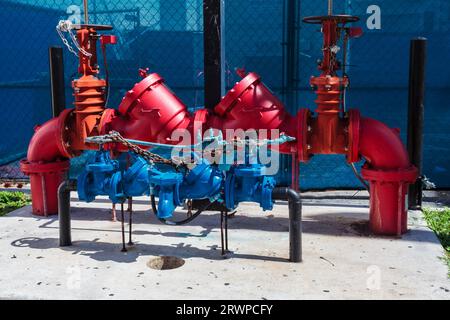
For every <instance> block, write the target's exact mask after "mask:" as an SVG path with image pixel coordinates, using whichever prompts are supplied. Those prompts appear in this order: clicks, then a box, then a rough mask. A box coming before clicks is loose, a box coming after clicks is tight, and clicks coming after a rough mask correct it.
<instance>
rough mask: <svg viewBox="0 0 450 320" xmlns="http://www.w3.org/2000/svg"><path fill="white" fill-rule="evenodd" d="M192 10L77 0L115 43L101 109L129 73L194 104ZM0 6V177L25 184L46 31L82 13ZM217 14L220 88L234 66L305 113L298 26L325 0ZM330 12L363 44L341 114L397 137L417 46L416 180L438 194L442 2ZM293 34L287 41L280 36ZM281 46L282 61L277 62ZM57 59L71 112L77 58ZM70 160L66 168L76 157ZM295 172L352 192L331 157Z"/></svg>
mask: <svg viewBox="0 0 450 320" xmlns="http://www.w3.org/2000/svg"><path fill="white" fill-rule="evenodd" d="M292 3H294V4H295V5H294V6H292ZM202 5H203V3H202V0H145V1H144V0H127V1H124V0H110V1H106V0H90V1H89V17H90V22H91V23H96V24H110V25H112V26H113V27H114V31H113V33H114V34H116V35H117V36H118V43H117V44H116V45H114V46H110V47H109V48H108V53H107V55H108V65H109V69H110V79H111V90H110V92H111V94H110V98H109V101H108V107H110V108H116V107H117V106H118V105H119V104H120V101H121V99H122V97H123V95H124V94H125V92H126V91H127V90H129V89H130V88H132V86H133V85H134V84H135V83H136V82H137V81H139V79H140V77H139V76H138V69H139V68H149V69H150V71H152V72H157V73H159V74H160V75H162V76H163V77H164V78H165V80H166V83H167V84H168V85H169V86H170V87H171V89H172V90H173V91H174V92H175V93H176V94H177V95H178V96H179V97H180V98H181V99H182V100H183V102H184V103H185V104H187V105H188V106H189V107H200V106H202V105H203V94H204V92H203V81H204V79H203V14H202ZM0 7H1V10H0V19H1V21H2V22H3V28H2V29H1V30H0V48H1V49H2V50H1V51H0V61H2V68H1V70H2V72H1V73H0V105H1V110H2V111H3V116H2V122H1V126H0V134H1V136H2V142H1V143H0V179H2V180H16V179H26V177H25V176H23V175H22V173H21V172H20V170H19V166H18V162H17V161H18V160H19V159H21V158H23V157H24V156H25V154H26V150H27V146H28V142H29V140H30V138H31V136H32V134H33V128H34V126H35V125H37V124H42V123H43V122H45V121H46V120H48V119H50V118H51V101H50V91H49V87H50V86H49V81H50V80H49V66H48V47H49V46H51V45H55V44H56V45H60V46H63V44H62V42H61V40H60V39H59V38H58V35H57V33H56V31H55V26H56V24H57V23H58V21H59V20H60V19H68V18H74V16H75V18H76V16H77V15H78V17H79V19H81V20H82V19H83V6H82V1H80V0H70V1H66V0H58V1H56V0H14V1H13V0H10V1H4V0H3V1H2V0H0ZM292 8H295V10H296V13H295V14H294V15H292ZM224 12H225V16H224V20H225V28H224V30H225V33H224V34H225V41H224V43H225V76H226V77H225V79H226V86H227V88H231V87H232V86H233V84H234V83H235V82H236V81H239V79H240V77H239V76H238V75H237V74H236V72H235V70H236V69H237V68H245V69H246V70H247V71H254V72H256V73H258V74H260V75H261V76H262V79H263V81H264V82H265V83H266V85H268V86H269V87H270V88H271V89H272V91H273V92H274V93H275V94H276V95H277V96H278V97H280V98H281V99H282V100H283V101H284V102H285V104H286V107H287V109H288V110H289V111H290V112H291V113H293V114H295V113H296V112H297V110H298V109H299V108H303V107H307V108H310V109H312V110H314V109H315V104H314V99H315V95H314V93H313V92H312V91H311V89H310V86H309V78H310V76H311V75H317V73H318V70H317V59H318V58H320V57H321V45H322V38H321V34H320V32H319V31H320V30H319V29H320V27H318V26H315V25H305V24H303V23H301V18H303V17H306V16H311V15H323V14H326V13H327V5H326V1H317V0H251V1H250V0H226V1H225V10H224ZM334 12H335V13H345V14H352V15H357V16H360V17H361V21H360V22H359V23H358V24H357V25H359V26H361V27H363V30H364V35H363V37H361V38H359V39H352V40H351V42H350V47H349V58H348V61H347V64H348V67H347V73H348V75H349V77H350V81H351V85H350V89H349V91H348V94H347V107H348V108H357V109H360V110H361V113H362V114H363V115H364V116H366V117H374V118H376V119H379V120H381V121H383V122H385V123H386V124H388V125H389V126H391V127H393V128H396V127H397V128H400V129H401V132H402V133H401V136H402V139H404V141H406V121H407V102H408V60H409V59H408V53H409V41H410V39H411V38H413V37H417V36H424V37H426V38H428V65H427V91H426V107H425V109H426V112H425V150H424V174H425V175H426V176H427V177H428V178H429V179H430V180H431V181H432V182H434V183H435V184H436V186H437V187H440V188H448V187H450V162H449V161H448V153H449V148H448V143H449V142H450V141H449V140H450V130H449V126H448V121H449V119H450V111H449V110H448V109H447V108H446V101H449V100H450V99H449V98H450V90H449V87H450V73H449V72H448V70H446V69H448V68H447V66H446V64H445V61H446V59H448V58H449V57H450V43H449V41H448V31H449V29H450V4H449V3H448V1H446V0H417V1H409V0H396V1H387V0H375V1H366V0H358V1H357V0H341V1H334ZM293 30H294V31H295V32H294V35H295V39H294V40H295V41H294V40H293V39H292V38H290V36H289V35H290V34H292V31H293ZM290 32H291V33H290ZM292 42H294V44H293V43H292ZM295 43H297V44H295ZM292 45H293V47H292ZM292 48H294V49H293V50H294V51H291V52H293V54H294V57H292V56H289V54H290V53H289V52H290V51H289V50H291V49H292ZM64 52H65V56H64V62H65V75H66V87H67V88H66V101H67V107H71V106H72V92H71V88H70V82H71V80H72V79H74V78H76V77H77V73H76V66H77V59H76V57H75V56H74V55H72V54H71V53H70V52H69V51H68V50H64ZM101 63H102V62H101V60H100V66H101V67H102V64H101ZM72 163H73V170H72V172H76V171H77V168H79V167H80V166H81V165H82V164H83V158H80V159H74V160H73V161H72ZM282 164H283V165H282V170H281V172H280V174H279V175H278V181H280V182H283V183H286V184H287V183H289V182H290V179H291V177H290V173H291V169H290V159H289V158H288V157H285V158H283V161H282ZM300 171H301V173H300V177H301V179H300V183H301V186H302V188H303V189H310V188H355V187H360V186H361V185H360V183H359V182H358V180H357V179H356V178H355V177H354V176H353V173H352V171H351V169H350V167H348V165H347V164H346V163H345V160H344V157H343V156H315V157H313V159H312V160H311V161H310V162H309V163H307V164H302V165H301V168H300Z"/></svg>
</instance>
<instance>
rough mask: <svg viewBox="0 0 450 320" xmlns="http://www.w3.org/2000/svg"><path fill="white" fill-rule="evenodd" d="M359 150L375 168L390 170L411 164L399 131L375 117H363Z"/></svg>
mask: <svg viewBox="0 0 450 320" xmlns="http://www.w3.org/2000/svg"><path fill="white" fill-rule="evenodd" d="M359 152H360V154H361V155H362V156H364V158H365V159H366V160H367V161H368V162H369V163H370V166H371V167H373V168H377V169H381V170H390V169H402V168H403V169H404V168H408V167H409V166H410V162H409V157H408V152H407V151H406V148H405V146H404V145H403V142H402V141H401V140H400V137H399V132H398V131H397V130H396V129H391V128H389V127H388V126H386V125H385V124H383V123H382V122H380V121H377V120H374V119H370V118H361V124H360V137H359Z"/></svg>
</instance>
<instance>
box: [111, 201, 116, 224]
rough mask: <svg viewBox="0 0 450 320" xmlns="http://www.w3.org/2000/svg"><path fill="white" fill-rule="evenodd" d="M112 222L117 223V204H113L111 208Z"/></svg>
mask: <svg viewBox="0 0 450 320" xmlns="http://www.w3.org/2000/svg"><path fill="white" fill-rule="evenodd" d="M111 221H112V222H116V221H117V214H116V204H115V203H113V204H112V208H111Z"/></svg>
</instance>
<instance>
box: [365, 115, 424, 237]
mask: <svg viewBox="0 0 450 320" xmlns="http://www.w3.org/2000/svg"><path fill="white" fill-rule="evenodd" d="M359 152H360V154H361V155H362V156H363V157H364V158H365V159H366V160H367V163H366V164H365V165H364V166H363V168H362V171H361V173H362V176H363V178H364V179H366V180H368V181H369V182H370V227H371V230H372V231H373V232H375V233H376V234H384V235H397V236H400V235H401V234H402V233H405V232H406V231H407V207H406V205H405V197H406V194H407V186H408V184H410V183H412V182H414V181H415V180H416V178H417V169H416V168H415V167H414V166H412V165H411V163H410V162H409V157H408V153H407V151H406V148H405V146H404V145H403V143H402V141H401V139H400V136H399V132H398V131H397V130H395V129H391V128H389V127H387V126H386V125H384V124H383V123H381V122H379V121H377V120H373V119H369V118H362V119H361V125H360V137H359Z"/></svg>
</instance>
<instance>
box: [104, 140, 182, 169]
mask: <svg viewBox="0 0 450 320" xmlns="http://www.w3.org/2000/svg"><path fill="white" fill-rule="evenodd" d="M108 138H110V139H111V140H112V141H113V142H116V143H120V144H122V145H123V146H125V147H127V148H128V149H129V150H130V151H132V152H134V153H136V154H137V155H139V156H141V157H142V158H144V159H145V160H147V161H148V162H150V163H162V164H167V165H171V166H173V167H176V168H177V167H179V166H180V164H177V163H175V162H173V161H172V160H169V159H166V158H163V157H161V156H160V155H158V154H156V153H153V152H150V151H148V150H145V149H142V148H141V147H139V146H138V145H135V144H133V143H131V142H129V141H127V140H126V139H125V138H124V137H122V136H121V135H120V133H118V132H117V131H111V132H110V133H109V135H108Z"/></svg>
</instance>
